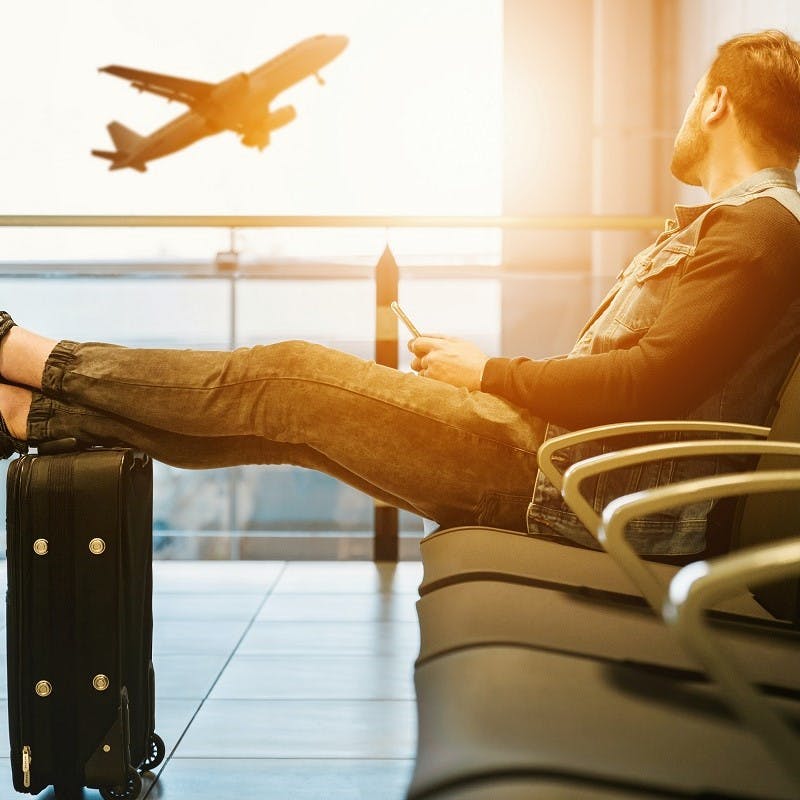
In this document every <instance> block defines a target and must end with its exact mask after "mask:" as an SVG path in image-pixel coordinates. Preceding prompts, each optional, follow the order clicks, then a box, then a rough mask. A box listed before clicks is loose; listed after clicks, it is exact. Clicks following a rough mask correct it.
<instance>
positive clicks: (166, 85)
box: [99, 64, 216, 106]
mask: <svg viewBox="0 0 800 800" xmlns="http://www.w3.org/2000/svg"><path fill="white" fill-rule="evenodd" d="M99 71H100V72H107V73H108V74H109V75H116V76H117V77H118V78H124V79H125V80H129V81H130V82H131V86H133V88H134V89H138V90H139V91H140V92H150V93H151V94H157V95H158V96H159V97H166V98H167V100H178V101H179V102H181V103H186V105H188V106H195V105H196V104H197V103H198V102H200V101H201V100H203V99H204V98H205V97H206V96H207V95H208V94H209V93H210V92H211V90H212V89H213V88H214V86H215V85H216V84H213V83H205V82H203V81H191V80H188V79H187V78H177V77H175V76H174V75H160V74H159V73H157V72H145V71H144V70H141V69H131V68H130V67H120V66H118V65H117V64H110V65H109V66H107V67H101V68H100V70H99Z"/></svg>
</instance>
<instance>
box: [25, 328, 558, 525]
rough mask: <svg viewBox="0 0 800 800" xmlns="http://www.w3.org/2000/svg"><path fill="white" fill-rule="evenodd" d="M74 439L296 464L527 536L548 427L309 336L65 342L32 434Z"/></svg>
mask: <svg viewBox="0 0 800 800" xmlns="http://www.w3.org/2000/svg"><path fill="white" fill-rule="evenodd" d="M70 436H74V437H77V438H79V439H84V440H87V441H90V442H94V443H99V444H109V445H111V444H120V443H124V444H127V445H130V446H132V447H135V448H137V449H141V450H143V451H145V452H147V453H149V454H150V455H152V456H153V457H154V458H156V459H158V460H160V461H163V462H165V463H167V464H172V465H173V466H177V467H184V468H197V469H202V468H208V467H222V466H230V465H234V464H294V465H297V466H301V467H308V468H311V469H315V470H320V471H322V472H325V473H327V474H328V475H332V476H333V477H335V478H338V479H340V480H342V481H344V482H345V483H348V484H350V485H351V486H354V487H355V488H356V489H360V490H361V491H363V492H366V493H367V494H369V495H371V496H372V497H374V498H377V499H378V500H381V501H384V502H386V503H389V504H391V505H394V506H397V507H399V508H403V509H406V510H408V511H411V512H413V513H416V514H420V515H422V516H424V517H428V518H430V519H433V520H435V521H436V522H437V523H439V524H440V525H443V526H448V527H449V526H454V525H464V524H476V523H477V524H482V525H491V526H496V527H504V528H510V529H513V530H518V531H525V529H526V523H525V512H526V508H527V505H528V503H529V501H530V496H531V489H532V486H533V481H534V477H535V475H536V468H537V465H536V450H537V448H538V446H539V444H540V443H541V441H542V439H543V436H544V423H543V422H542V420H540V419H539V418H537V417H535V416H533V415H532V414H530V413H528V412H526V411H525V410H524V409H521V408H518V407H517V406H514V405H512V404H511V403H509V402H507V401H505V400H502V399H500V398H498V397H495V396H494V395H490V394H486V393H483V392H468V391H467V390H466V389H457V388H455V387H453V386H449V385H447V384H444V383H441V382H438V381H435V380H431V379H428V378H422V377H419V376H417V375H414V374H407V373H402V372H398V371H397V370H394V369H390V368H388V367H383V366H380V365H377V364H375V363H373V362H371V361H364V360H362V359H359V358H356V357H355V356H351V355H348V354H346V353H341V352H339V351H336V350H331V349H328V348H325V347H322V346H319V345H315V344H310V343H307V342H283V343H279V344H274V345H265V346H258V347H253V348H241V349H238V350H234V351H233V352H218V351H197V350H160V349H158V350H157V349H133V348H126V347H119V346H117V345H110V344H98V343H86V344H78V343H76V342H69V341H63V342H60V343H59V344H58V345H57V346H56V348H55V349H54V350H53V352H52V353H51V355H50V357H49V358H48V360H47V363H46V365H45V368H44V372H43V375H42V391H41V393H38V392H36V393H34V396H33V402H32V405H31V411H30V415H29V418H28V439H29V441H30V442H31V443H32V444H36V443H37V442H42V441H48V440H53V439H59V438H64V437H70Z"/></svg>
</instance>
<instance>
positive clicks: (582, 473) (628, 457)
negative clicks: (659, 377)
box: [561, 439, 800, 548]
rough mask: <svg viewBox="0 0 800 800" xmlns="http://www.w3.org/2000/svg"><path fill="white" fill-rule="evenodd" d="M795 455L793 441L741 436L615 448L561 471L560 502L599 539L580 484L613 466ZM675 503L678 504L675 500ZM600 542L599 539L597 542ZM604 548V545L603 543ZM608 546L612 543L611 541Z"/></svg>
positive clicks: (799, 450)
mask: <svg viewBox="0 0 800 800" xmlns="http://www.w3.org/2000/svg"><path fill="white" fill-rule="evenodd" d="M767 454H770V455H798V456H800V443H795V442H771V441H767V442H763V441H758V442H754V441H748V440H742V439H732V440H731V439H709V440H705V441H700V442H697V441H692V442H669V443H666V444H664V443H662V444H650V445H643V446H641V447H631V448H628V449H627V450H619V451H617V452H614V453H603V454H602V455H599V456H593V457H592V458H585V459H584V460H583V461H579V462H578V463H576V464H573V465H572V466H571V467H570V468H569V469H568V470H567V471H566V472H565V473H564V482H563V486H562V489H561V494H562V496H563V497H564V502H565V503H566V504H567V505H568V506H569V507H570V508H571V509H572V511H573V512H574V513H575V515H576V516H577V517H578V519H579V520H580V521H581V522H582V523H583V524H584V525H585V526H586V529H587V530H588V531H589V532H590V533H591V534H592V535H593V536H596V537H598V538H599V535H598V532H599V529H600V513H599V512H597V511H596V510H595V509H594V508H593V507H592V504H591V503H589V502H588V501H587V500H586V498H585V497H584V496H583V494H582V493H581V484H582V483H583V482H584V481H585V480H587V479H588V478H591V477H593V476H595V475H599V474H601V473H603V472H608V471H609V470H613V469H620V468H623V467H632V466H636V465H637V464H645V463H647V462H651V461H661V460H662V459H670V458H690V457H695V458H696V457H699V456H719V455H767ZM678 505H679V503H678ZM601 544H602V542H601ZM603 546H604V547H605V545H603ZM611 546H612V548H613V547H614V542H612V545H611Z"/></svg>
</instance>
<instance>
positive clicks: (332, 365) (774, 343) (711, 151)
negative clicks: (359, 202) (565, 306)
mask: <svg viewBox="0 0 800 800" xmlns="http://www.w3.org/2000/svg"><path fill="white" fill-rule="evenodd" d="M799 155H800V45H799V44H798V43H797V42H795V41H793V40H792V39H790V38H789V37H788V36H786V35H785V34H783V33H780V32H777V31H766V32H764V33H761V34H754V35H749V36H742V37H737V38H735V39H733V40H731V41H729V42H727V43H725V44H723V45H722V46H721V47H720V48H719V51H718V54H717V57H716V58H715V60H714V63H713V64H712V66H711V68H710V70H709V72H708V73H707V74H706V75H705V76H704V77H703V78H702V79H701V80H700V82H699V83H698V85H697V90H696V92H695V96H694V99H693V100H692V102H691V104H690V106H689V108H688V110H687V112H686V116H685V118H684V121H683V125H682V126H681V129H680V131H679V133H678V135H677V138H676V140H675V148H674V156H673V161H672V171H673V173H674V174H675V176H676V177H677V178H679V179H680V180H682V181H684V182H686V183H689V184H694V185H701V186H703V187H704V188H705V189H706V191H707V192H708V194H709V195H710V198H711V201H710V202H709V203H708V204H706V205H702V206H698V207H693V208H681V207H678V208H676V217H677V218H676V220H673V221H671V222H669V223H668V225H667V228H666V230H665V232H664V233H663V234H662V235H661V236H659V238H658V239H657V240H656V242H655V243H654V244H653V245H652V246H651V247H649V248H648V249H647V250H645V251H643V252H642V253H640V254H638V255H637V256H636V257H635V258H634V260H633V261H632V262H631V264H630V265H629V266H628V267H627V269H625V270H624V271H623V272H622V273H621V274H620V276H619V279H618V281H617V283H616V285H615V286H614V287H613V289H612V290H611V292H610V293H609V295H608V296H607V297H606V299H605V300H604V301H603V303H602V304H601V305H600V307H599V308H598V309H597V311H596V312H595V313H594V315H593V316H592V318H591V319H590V320H589V322H588V323H587V325H586V327H585V328H584V330H583V331H582V332H581V333H580V335H579V337H578V341H577V343H576V345H575V347H574V348H573V350H572V352H571V353H570V354H569V356H568V357H566V358H555V359H551V360H543V361H533V360H529V359H524V358H518V359H513V360H509V359H505V358H491V359H490V358H487V357H486V355H485V354H484V353H482V352H481V351H480V350H479V349H477V348H476V347H474V346H473V345H471V344H469V343H467V342H464V341H461V340H457V339H451V338H446V337H438V336H421V337H418V338H416V339H414V340H412V341H411V342H410V343H409V347H410V349H411V350H412V352H413V354H414V359H413V362H412V368H413V369H414V370H415V371H417V372H418V373H419V375H413V374H402V373H399V372H397V371H395V370H390V369H387V368H384V367H380V366H376V365H375V364H373V363H371V362H364V361H361V360H360V359H357V358H355V357H352V356H349V355H347V354H344V353H339V352H337V351H332V350H327V349H325V348H322V347H319V346H316V345H312V344H307V343H304V342H285V343H281V344H276V345H271V346H266V347H256V348H252V349H249V350H245V349H242V350H237V351H235V352H233V353H219V352H199V351H169V350H134V349H127V348H121V347H116V346H114V345H105V344H94V343H89V344H77V343H74V342H55V341H53V340H49V339H44V338H42V337H40V336H38V335H36V334H34V333H31V332H30V331H26V330H23V329H21V328H18V327H15V326H14V323H13V321H12V320H11V318H10V317H9V316H8V315H7V314H5V313H3V314H2V315H1V316H0V375H2V378H3V379H4V380H5V381H7V382H8V383H6V384H4V385H2V386H0V412H2V415H3V418H4V421H5V422H4V425H5V426H6V428H5V430H4V431H3V437H2V439H1V440H0V441H2V443H3V444H4V445H5V447H6V450H7V453H6V454H7V455H8V454H10V452H11V450H12V449H13V448H16V449H22V448H24V446H25V442H26V441H27V442H31V443H34V444H35V443H38V442H42V441H46V440H49V439H56V438H61V437H65V436H76V437H78V438H82V439H87V440H91V441H98V442H119V441H122V442H127V443H130V444H132V445H134V446H136V447H139V448H142V449H144V450H146V451H148V452H150V453H151V454H152V455H153V456H154V457H156V458H158V459H160V460H163V461H165V462H167V463H171V464H175V465H178V466H183V467H197V468H202V467H217V466H225V465H230V464H243V463H248V464H252V463H292V464H297V465H300V466H305V467H311V468H314V469H319V470H322V471H324V472H327V473H329V474H331V475H333V476H335V477H337V478H340V479H342V480H344V481H346V482H347V483H350V484H351V485H353V486H355V487H356V488H359V489H362V490H363V491H365V492H367V493H369V494H371V495H372V496H374V497H377V498H379V499H381V500H384V501H386V502H389V503H391V504H394V505H396V506H399V507H401V508H405V509H408V510H410V511H413V512H416V513H419V514H421V515H424V516H426V517H430V518H432V519H434V520H436V521H437V522H439V523H440V524H442V525H457V524H462V523H476V522H477V523H482V524H489V525H495V526H498V527H507V528H512V529H516V530H527V531H528V532H530V533H531V534H538V535H547V536H555V537H561V538H565V539H567V540H570V541H573V542H578V543H583V544H588V545H591V544H592V541H591V539H590V538H589V537H588V534H587V533H586V532H585V531H584V530H583V529H582V528H581V526H580V525H579V524H578V522H577V520H576V519H575V517H574V516H573V515H572V514H571V513H570V512H569V510H568V509H566V508H565V507H564V506H563V505H562V504H561V500H560V498H559V497H558V493H557V492H555V490H554V489H553V487H552V486H550V485H549V484H547V482H546V481H545V480H543V478H542V476H541V475H540V474H539V475H538V476H537V464H536V450H537V448H538V446H539V445H540V444H541V442H542V441H543V439H544V438H545V437H546V436H549V435H552V434H553V433H554V432H556V431H558V430H560V429H562V428H564V427H566V428H578V427H584V426H587V425H592V424H599V423H607V422H615V421H622V420H635V419H646V418H673V417H679V418H698V419H725V420H731V421H740V422H750V423H759V424H760V423H763V422H764V421H765V419H766V417H767V413H768V409H769V407H770V404H771V402H772V400H773V399H774V397H775V394H776V392H777V390H778V387H779V386H780V384H781V381H782V379H783V377H784V375H785V374H786V372H787V370H788V368H789V366H790V364H791V363H792V361H793V359H794V357H795V355H796V353H797V351H798V345H799V344H800V269H798V254H800V195H798V193H797V190H796V184H795V179H794V175H793V170H794V169H795V167H796V166H797V162H798V156H799ZM420 376H421V377H420ZM11 384H13V385H11ZM26 387H27V388H26ZM577 455H580V453H578V454H575V453H573V454H572V457H573V458H575V457H576V456H577ZM712 468H713V466H712ZM653 469H654V470H655V471H654V472H651V471H649V470H645V471H644V472H642V473H640V474H637V476H635V479H634V480H632V479H631V477H630V476H627V477H626V478H625V479H624V480H625V482H624V484H619V483H618V482H617V483H614V482H608V483H604V484H602V485H601V484H598V486H597V487H596V488H595V499H596V502H597V504H598V505H599V506H602V505H603V504H604V503H605V502H607V501H608V500H609V499H611V497H612V496H614V494H615V493H618V492H619V491H620V489H621V488H623V489H625V488H626V489H627V490H631V489H633V488H636V487H637V486H640V485H653V484H656V483H659V482H662V481H664V480H668V479H669V478H670V477H676V476H683V475H687V474H691V473H690V472H689V471H688V470H689V468H688V467H687V466H686V465H682V464H678V465H671V464H670V465H666V466H664V465H657V466H655V467H654V468H653ZM532 487H533V495H534V496H533V502H531V490H532ZM707 511H708V509H707V508H705V507H703V508H699V509H698V508H693V507H692V508H689V509H681V510H679V511H677V512H676V513H675V514H674V515H673V516H667V517H661V518H658V519H655V520H653V519H648V520H645V521H643V522H641V523H640V524H639V525H638V527H636V528H635V529H634V530H633V531H632V533H631V536H632V539H633V542H634V544H635V546H636V547H637V549H639V551H640V552H642V553H644V554H650V555H664V554H666V555H683V554H691V553H698V552H701V551H703V550H704V549H705V547H706V545H707V542H706V541H705V526H706V521H705V517H706V514H707Z"/></svg>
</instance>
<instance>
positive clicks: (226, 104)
mask: <svg viewBox="0 0 800 800" xmlns="http://www.w3.org/2000/svg"><path fill="white" fill-rule="evenodd" d="M347 43H348V39H347V37H346V36H312V37H311V38H310V39H304V40H303V41H302V42H299V43H298V44H296V45H294V46H293V47H290V48H289V49H288V50H286V51H284V52H283V53H281V54H280V55H279V56H276V57H275V58H273V59H271V60H270V61H267V62H266V63H265V64H262V65H261V66H260V67H257V68H256V69H254V70H253V71H252V72H251V73H249V74H248V73H245V72H239V73H237V74H236V75H232V76H231V77H230V78H227V79H226V80H224V81H221V82H220V83H216V84H214V83H204V82H203V81H193V80H187V79H185V78H178V77H175V76H173V75H159V74H158V73H156V72H145V71H143V70H138V69H131V68H130V67H120V66H117V65H116V64H112V65H110V66H108V67H102V68H101V69H100V70H99V71H100V72H107V73H108V74H109V75H116V76H117V77H119V78H125V79H126V80H129V81H130V82H131V85H132V86H133V88H134V89H138V90H139V91H140V92H151V93H152V94H157V95H159V96H160V97H166V98H167V100H170V101H172V100H177V101H179V102H181V103H185V104H186V105H187V106H189V111H186V112H185V113H183V114H181V115H180V116H179V117H177V118H175V119H174V120H172V121H171V122H168V123H167V124H166V125H164V126H163V127H161V128H159V129H158V130H156V131H154V132H153V133H151V134H150V135H149V136H140V135H139V134H138V133H135V132H134V131H132V130H130V128H126V127H125V126H124V125H122V124H121V123H119V122H116V121H115V122H111V123H109V125H108V126H107V128H108V132H109V134H110V136H111V140H112V141H113V142H114V147H115V148H116V150H92V155H94V156H98V157H99V158H105V159H108V160H109V161H111V164H110V165H109V169H112V170H113V169H124V168H126V167H130V168H131V169H135V170H138V171H139V172H145V171H146V170H147V166H146V163H147V162H148V161H152V160H153V159H156V158H161V157H163V156H166V155H169V154H170V153H174V152H176V151H178V150H182V149H183V148H184V147H188V146H189V145H190V144H193V143H194V142H196V141H198V140H199V139H202V138H204V137H205V136H212V135H213V134H215V133H219V132H220V131H224V130H229V131H234V132H235V133H237V134H238V135H239V136H240V137H241V142H242V144H244V145H246V146H247V147H257V148H258V149H259V150H263V149H264V148H265V147H266V146H267V145H268V144H269V140H270V133H271V132H272V131H274V130H276V129H277V128H281V127H283V126H284V125H287V124H288V123H290V122H291V121H292V120H293V119H294V118H295V117H296V116H297V114H296V112H295V109H294V107H293V106H283V107H281V108H278V109H275V111H270V110H269V104H270V103H271V102H272V101H273V100H274V98H275V97H276V96H277V95H278V94H280V93H281V92H283V91H284V90H285V89H288V88H289V87H290V86H292V85H293V84H295V83H298V82H299V81H301V80H303V78H307V77H308V76H309V75H315V76H316V78H317V81H318V82H319V83H320V85H322V84H324V81H323V80H322V78H321V77H320V75H319V70H320V69H321V68H322V67H324V66H325V65H326V64H328V63H329V62H331V61H333V59H334V58H336V56H338V55H339V53H341V52H342V50H344V49H345V47H347Z"/></svg>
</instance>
